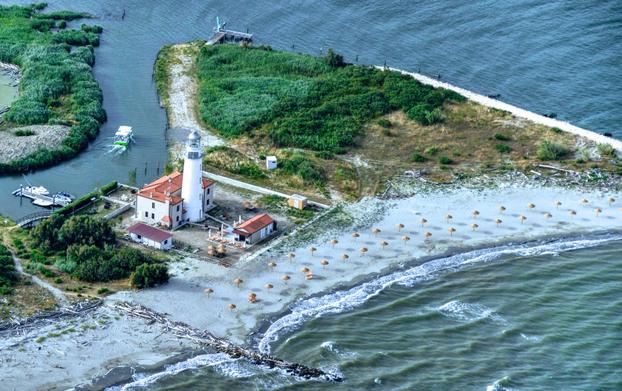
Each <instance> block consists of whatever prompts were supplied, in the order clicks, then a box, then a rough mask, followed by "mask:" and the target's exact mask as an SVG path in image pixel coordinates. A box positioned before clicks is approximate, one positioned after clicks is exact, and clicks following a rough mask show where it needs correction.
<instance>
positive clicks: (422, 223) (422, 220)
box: [419, 217, 428, 227]
mask: <svg viewBox="0 0 622 391" xmlns="http://www.w3.org/2000/svg"><path fill="white" fill-rule="evenodd" d="M419 222H420V223H421V226H422V227H425V225H426V223H427V222H428V220H426V218H425V217H424V218H422V219H421V220H420V221H419Z"/></svg>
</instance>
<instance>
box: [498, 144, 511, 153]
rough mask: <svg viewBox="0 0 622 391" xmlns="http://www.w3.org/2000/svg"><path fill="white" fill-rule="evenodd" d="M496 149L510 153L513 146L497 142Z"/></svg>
mask: <svg viewBox="0 0 622 391" xmlns="http://www.w3.org/2000/svg"><path fill="white" fill-rule="evenodd" d="M495 149H496V150H497V152H499V153H510V152H511V151H512V148H510V146H509V145H507V144H496V145H495Z"/></svg>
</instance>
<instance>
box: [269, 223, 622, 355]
mask: <svg viewBox="0 0 622 391" xmlns="http://www.w3.org/2000/svg"><path fill="white" fill-rule="evenodd" d="M619 240H622V236H620V235H614V234H606V235H600V236H592V237H587V238H583V237H582V238H574V239H565V240H557V241H549V242H536V243H526V244H520V245H505V246H499V247H493V248H487V249H480V250H474V251H469V252H466V253H461V254H456V255H453V256H450V257H446V258H440V259H435V260H432V261H428V262H426V263H424V264H421V265H418V266H415V267H412V268H410V269H407V270H400V271H397V272H394V273H392V274H388V275H386V276H383V277H380V278H377V279H375V280H372V281H369V282H366V283H363V284H361V285H358V286H355V287H354V288H351V289H349V290H343V291H337V292H333V293H330V294H327V295H324V296H319V297H312V298H308V299H303V300H300V301H298V302H297V303H295V304H293V305H292V307H291V308H290V312H289V313H288V314H287V315H285V316H283V317H281V318H279V319H278V320H276V321H275V322H273V323H272V324H271V325H270V327H268V329H267V330H266V332H265V333H264V335H263V337H262V338H261V339H260V340H259V342H258V349H259V351H261V352H262V353H266V354H267V353H270V345H271V344H272V343H274V342H276V341H278V340H279V338H280V336H281V335H282V334H284V333H287V332H291V331H293V330H294V329H296V328H298V327H300V326H301V325H302V324H303V323H304V322H306V321H308V320H309V319H313V318H318V317H321V316H324V315H327V314H338V313H342V312H346V311H350V310H352V309H354V308H356V307H359V306H361V305H362V304H364V303H365V302H367V301H368V300H369V299H371V298H373V297H375V296H377V295H378V294H380V292H382V291H383V290H384V289H386V288H388V287H390V286H392V285H396V284H397V285H403V286H407V287H410V286H412V285H414V284H416V283H420V282H422V281H427V280H432V279H434V278H436V277H437V276H438V275H439V274H441V273H447V272H451V271H455V270H458V269H460V268H464V267H468V266H473V265H479V264H483V263H488V262H496V261H499V260H503V259H508V258H510V257H533V256H541V255H557V254H559V253H562V252H566V251H572V250H578V249H584V248H590V247H596V246H599V245H602V244H605V243H609V242H614V241H619ZM452 303H453V304H452ZM458 303H459V302H450V303H447V304H445V306H446V308H445V311H447V313H452V312H451V310H452V309H456V307H460V304H458ZM462 304H463V305H464V303H462ZM445 306H444V307H445ZM467 307H468V306H467ZM488 310H489V309H486V308H474V307H473V306H471V307H470V308H467V309H463V310H462V312H460V311H458V312H457V313H459V314H461V315H460V316H481V315H484V314H485V313H486V311H488ZM453 313H456V312H453ZM491 315H494V316H495V317H498V318H496V320H497V321H502V319H503V318H501V317H499V316H498V315H496V314H493V313H492V312H491V313H490V314H488V315H487V316H491ZM493 320H495V319H493Z"/></svg>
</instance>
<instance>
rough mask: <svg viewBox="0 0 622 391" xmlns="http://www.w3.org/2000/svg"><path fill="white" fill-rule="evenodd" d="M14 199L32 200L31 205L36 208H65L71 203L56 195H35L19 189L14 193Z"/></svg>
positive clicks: (24, 189)
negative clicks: (24, 198)
mask: <svg viewBox="0 0 622 391" xmlns="http://www.w3.org/2000/svg"><path fill="white" fill-rule="evenodd" d="M15 196H16V197H26V198H29V199H31V200H32V203H33V204H34V205H37V206H43V207H50V206H65V205H67V204H69V203H71V200H68V199H67V198H66V197H58V196H56V195H53V196H49V195H43V194H37V193H34V192H32V191H29V190H26V188H21V189H19V190H17V191H16V192H15Z"/></svg>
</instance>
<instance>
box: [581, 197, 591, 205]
mask: <svg viewBox="0 0 622 391" xmlns="http://www.w3.org/2000/svg"><path fill="white" fill-rule="evenodd" d="M581 203H582V204H583V205H587V204H589V203H590V201H588V200H587V199H586V198H584V199H582V200H581Z"/></svg>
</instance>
